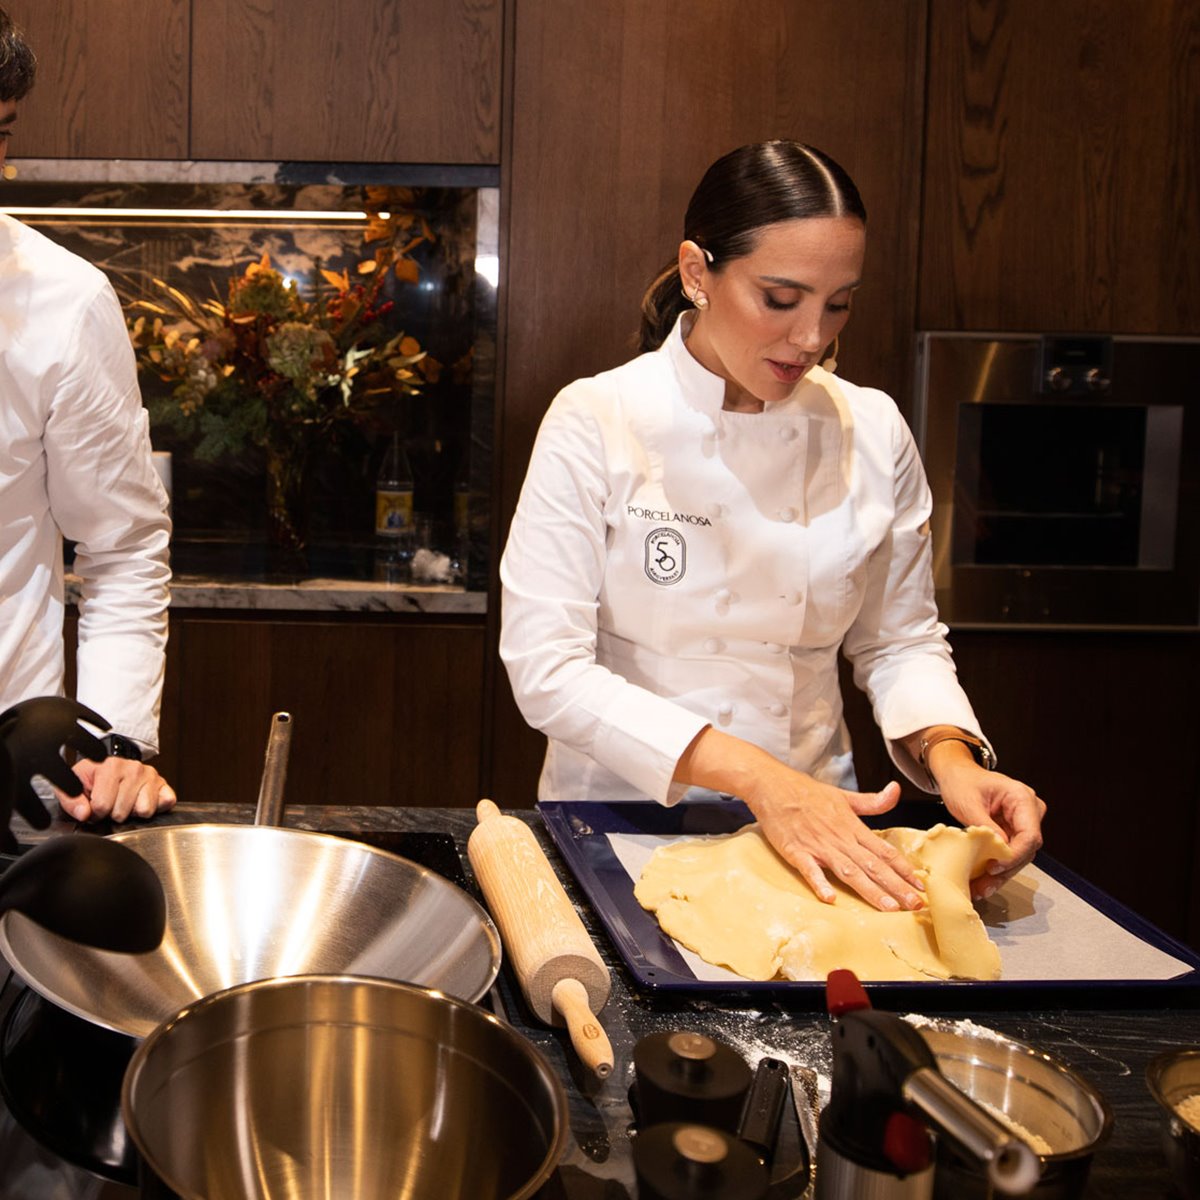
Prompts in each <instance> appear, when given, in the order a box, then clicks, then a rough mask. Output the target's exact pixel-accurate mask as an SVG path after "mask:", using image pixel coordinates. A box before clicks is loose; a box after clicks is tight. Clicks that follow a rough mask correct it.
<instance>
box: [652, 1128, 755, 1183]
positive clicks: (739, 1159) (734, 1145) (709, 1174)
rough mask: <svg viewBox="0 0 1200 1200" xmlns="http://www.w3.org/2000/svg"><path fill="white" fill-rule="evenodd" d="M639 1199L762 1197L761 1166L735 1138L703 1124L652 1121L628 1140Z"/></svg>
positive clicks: (750, 1151) (752, 1154)
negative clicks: (652, 1122)
mask: <svg viewBox="0 0 1200 1200" xmlns="http://www.w3.org/2000/svg"><path fill="white" fill-rule="evenodd" d="M633 1165H634V1169H635V1170H636V1172H637V1180H638V1193H637V1194H638V1200H763V1197H764V1196H766V1194H767V1188H768V1186H769V1184H770V1176H769V1175H768V1173H767V1169H766V1167H764V1166H763V1164H762V1163H761V1162H760V1161H759V1160H758V1158H757V1157H756V1156H755V1154H754V1152H753V1151H752V1150H751V1149H750V1148H749V1147H748V1146H746V1145H745V1144H744V1143H742V1142H740V1141H738V1140H737V1138H734V1137H730V1135H729V1134H727V1133H725V1132H724V1131H723V1130H720V1129H713V1128H711V1127H710V1126H707V1125H689V1124H686V1123H683V1122H679V1121H671V1122H667V1123H666V1124H661V1125H654V1126H652V1127H650V1128H649V1129H646V1130H645V1131H644V1132H643V1133H640V1134H639V1135H638V1136H637V1137H636V1138H635V1139H634V1142H633Z"/></svg>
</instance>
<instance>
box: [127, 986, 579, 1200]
mask: <svg viewBox="0 0 1200 1200" xmlns="http://www.w3.org/2000/svg"><path fill="white" fill-rule="evenodd" d="M121 1108H122V1113H123V1115H124V1118H125V1124H126V1126H127V1127H128V1129H129V1132H130V1135H131V1136H132V1137H133V1139H134V1141H135V1142H136V1143H137V1146H138V1149H139V1150H140V1151H141V1152H142V1154H143V1156H144V1157H145V1159H146V1161H147V1162H148V1163H149V1165H150V1167H151V1168H152V1169H153V1170H154V1172H155V1173H156V1175H158V1176H159V1177H160V1178H161V1179H162V1180H163V1181H164V1182H165V1183H166V1184H167V1186H168V1187H170V1188H171V1189H172V1190H173V1191H175V1192H176V1193H178V1194H179V1195H180V1196H181V1197H183V1198H184V1200H284V1198H286V1200H346V1198H347V1197H354V1200H396V1198H397V1197H401V1196H402V1197H405V1198H406V1200H482V1198H483V1197H487V1198H488V1200H526V1198H527V1197H531V1196H533V1195H534V1194H535V1193H536V1192H537V1191H538V1189H539V1188H540V1187H541V1186H542V1185H543V1184H544V1183H545V1182H546V1180H547V1179H549V1177H550V1175H551V1174H552V1173H553V1171H554V1169H555V1166H556V1165H557V1163H558V1159H559V1157H560V1156H561V1154H562V1151H563V1148H564V1146H565V1144H566V1138H567V1134H568V1125H567V1101H566V1095H565V1093H564V1091H563V1087H562V1084H561V1083H559V1081H558V1079H557V1078H556V1077H555V1076H554V1074H553V1072H552V1071H551V1070H550V1067H549V1066H548V1064H547V1063H546V1061H545V1059H544V1058H543V1057H542V1056H541V1054H540V1053H539V1052H538V1051H537V1050H536V1049H535V1048H534V1047H533V1045H532V1044H531V1043H530V1042H528V1041H527V1040H526V1039H525V1038H523V1037H521V1036H520V1035H519V1034H517V1033H516V1032H515V1031H514V1030H513V1029H511V1028H510V1027H509V1026H508V1025H506V1024H505V1023H504V1022H502V1021H500V1020H499V1019H497V1018H496V1017H494V1016H492V1015H490V1014H489V1013H486V1012H484V1011H483V1010H482V1009H480V1008H477V1007H476V1006H474V1005H471V1004H466V1003H464V1002H462V1001H460V1000H454V999H451V998H450V997H448V996H445V995H442V994H441V993H440V992H435V991H430V990H427V989H424V988H416V987H410V986H408V985H406V984H400V983H394V982H392V981H390V980H375V979H361V978H351V977H340V978H339V977H333V976H308V977H301V978H293V979H269V980H262V981H259V982H257V983H250V984H243V985H241V986H239V987H235V988H231V989H229V990H228V991H226V992H222V993H219V994H218V995H215V996H208V997H206V998H205V999H203V1000H201V1001H199V1002H198V1003H196V1004H193V1005H191V1006H189V1007H188V1008H185V1009H184V1010H183V1011H182V1012H180V1013H179V1014H177V1015H176V1016H175V1017H173V1018H171V1019H170V1020H168V1021H165V1022H164V1023H163V1024H162V1025H161V1026H159V1028H158V1029H156V1030H155V1031H154V1032H153V1033H152V1034H151V1035H150V1036H149V1037H148V1038H147V1039H146V1040H145V1042H144V1043H143V1044H142V1045H141V1046H140V1047H139V1048H138V1050H137V1052H136V1053H135V1054H134V1056H133V1059H132V1061H131V1062H130V1064H129V1070H128V1071H127V1072H126V1075H125V1082H124V1087H123V1089H122V1096H121Z"/></svg>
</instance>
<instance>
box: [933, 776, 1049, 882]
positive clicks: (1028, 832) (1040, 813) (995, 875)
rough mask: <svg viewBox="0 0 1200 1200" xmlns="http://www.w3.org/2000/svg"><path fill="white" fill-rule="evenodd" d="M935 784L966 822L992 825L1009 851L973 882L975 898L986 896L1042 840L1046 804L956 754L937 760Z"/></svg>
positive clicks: (1018, 783) (1027, 858) (1024, 787)
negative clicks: (1008, 856) (1003, 859)
mask: <svg viewBox="0 0 1200 1200" xmlns="http://www.w3.org/2000/svg"><path fill="white" fill-rule="evenodd" d="M937 782H938V788H939V789H940V790H941V793H942V801H943V803H944V804H945V805H946V808H947V809H948V810H949V811H950V812H951V813H952V814H953V816H955V817H956V818H957V819H958V820H959V821H961V822H962V823H963V824H964V825H983V826H985V827H987V828H989V829H993V830H995V831H996V832H997V833H998V834H1000V836H1001V837H1002V838H1003V839H1004V840H1005V841H1006V842H1007V843H1008V844H1009V846H1010V848H1011V849H1012V852H1013V857H1012V860H1011V861H1010V862H999V861H997V860H995V859H993V860H992V861H991V862H989V863H988V864H987V865H986V867H985V868H984V873H983V874H982V875H980V876H978V877H977V878H976V879H974V880H972V882H971V894H972V896H974V897H976V898H977V899H983V898H985V897H987V896H990V895H991V894H992V893H993V892H995V891H996V889H997V888H999V887H1001V886H1002V885H1003V884H1004V883H1005V882H1007V881H1008V880H1009V879H1011V878H1012V877H1013V876H1014V875H1015V874H1016V873H1017V872H1018V871H1019V870H1020V869H1021V868H1022V867H1024V866H1025V865H1026V864H1027V863H1028V862H1030V861H1031V860H1032V859H1033V856H1034V855H1035V854H1036V853H1037V851H1038V850H1039V849H1040V848H1041V845H1042V818H1043V817H1044V816H1045V815H1046V805H1045V802H1044V801H1043V800H1042V799H1041V797H1040V796H1038V794H1037V793H1036V792H1035V791H1034V790H1033V788H1031V787H1029V786H1028V785H1027V784H1024V783H1022V782H1021V781H1020V780H1019V779H1012V778H1010V777H1009V776H1007V775H1001V774H1000V772H998V771H986V770H984V768H983V767H981V766H979V765H978V764H977V763H976V762H974V761H973V760H964V759H955V760H954V761H953V762H952V763H946V764H944V765H939V767H938V770H937Z"/></svg>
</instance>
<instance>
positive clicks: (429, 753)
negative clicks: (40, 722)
mask: <svg viewBox="0 0 1200 1200" xmlns="http://www.w3.org/2000/svg"><path fill="white" fill-rule="evenodd" d="M172 635H173V636H177V635H178V636H179V638H180V641H181V646H180V648H179V670H180V685H179V688H180V690H179V704H180V739H179V745H178V778H179V783H178V791H179V794H180V797H181V799H184V800H186V799H202V800H244V801H247V802H250V803H253V802H254V801H255V799H256V798H257V795H258V785H259V780H260V777H261V773H262V763H263V753H264V750H265V748H266V740H267V731H268V725H269V723H270V717H271V714H272V713H274V712H277V711H288V712H291V713H292V715H293V717H294V718H295V728H294V734H293V742H292V751H291V758H290V765H289V770H288V780H287V789H286V796H287V800H288V803H290V804H407V805H417V806H436V805H450V806H457V805H471V804H474V803H475V802H476V801H477V800H478V798H479V744H480V720H481V712H482V702H481V693H482V677H483V641H484V638H483V627H482V625H480V624H450V623H443V622H425V621H420V620H409V619H405V620H401V621H395V622H388V623H374V622H368V621H364V620H361V619H359V620H354V621H350V622H344V621H338V622H332V621H329V622H326V621H313V620H287V621H284V620H237V619H221V620H217V619H204V618H195V617H186V618H179V617H176V616H173V617H172Z"/></svg>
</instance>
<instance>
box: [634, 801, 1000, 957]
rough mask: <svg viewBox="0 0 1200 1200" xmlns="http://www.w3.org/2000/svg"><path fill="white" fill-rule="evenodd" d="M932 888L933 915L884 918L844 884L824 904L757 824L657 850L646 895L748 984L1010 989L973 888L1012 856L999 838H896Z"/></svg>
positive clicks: (979, 834) (642, 893)
mask: <svg viewBox="0 0 1200 1200" xmlns="http://www.w3.org/2000/svg"><path fill="white" fill-rule="evenodd" d="M880 837H883V838H885V839H887V841H889V842H891V843H892V845H894V846H896V847H897V848H898V849H899V850H901V851H902V852H903V853H904V855H905V856H906V857H907V858H908V859H909V861H910V862H912V863H913V865H914V866H915V867H916V868H917V870H918V872H919V873H920V875H921V877H922V879H923V881H924V883H925V902H926V903H925V907H924V908H923V909H920V910H918V911H917V912H904V911H901V912H880V911H879V910H878V909H876V908H874V907H872V906H871V905H870V904H868V903H867V902H866V901H865V900H863V899H861V898H860V897H859V896H858V895H857V894H856V893H854V892H852V891H850V890H849V889H848V888H846V887H844V886H842V885H840V884H836V883H835V885H834V886H835V888H836V889H837V900H836V901H835V902H834V903H833V904H825V903H823V902H822V901H820V900H818V899H817V897H816V896H815V895H814V894H813V892H812V889H811V888H810V887H809V886H808V884H806V883H805V882H804V880H803V879H802V878H801V877H800V875H799V874H798V873H797V872H796V871H794V870H793V869H792V868H791V867H790V866H788V865H787V863H785V862H784V861H783V859H782V858H780V857H779V855H778V854H776V853H775V851H774V849H773V848H772V847H771V845H770V843H769V842H768V841H767V840H766V838H765V837H764V836H763V835H762V833H761V832H760V831H759V828H758V826H757V825H747V826H746V827H745V828H743V829H740V830H738V832H737V833H732V834H727V835H724V836H719V837H704V838H685V839H683V840H681V841H678V842H674V843H672V844H671V845H669V846H663V847H661V848H659V849H658V850H656V851H655V852H654V854H653V855H652V856H651V858H650V861H649V862H648V863H647V864H646V867H645V869H644V870H643V871H642V877H641V878H640V879H639V880H638V882H637V885H636V887H635V888H634V895H635V896H636V897H637V900H638V903H639V904H641V906H642V907H643V908H646V909H649V910H650V911H651V912H653V913H654V914H655V915H656V916H657V917H658V922H659V924H660V925H661V926H662V928H663V930H664V931H665V932H666V933H667V934H668V935H669V936H670V937H673V938H675V939H676V941H679V942H681V943H683V945H685V946H687V947H688V949H689V950H694V951H695V952H696V953H697V954H699V955H700V957H701V958H703V959H705V960H706V961H707V962H710V963H713V964H714V965H716V966H721V967H728V968H729V969H730V970H731V971H734V972H736V973H737V974H738V975H742V976H744V977H745V978H747V979H757V980H766V979H776V978H784V979H794V980H824V979H825V977H826V976H827V975H828V974H829V972H830V971H832V970H834V969H835V968H838V967H847V968H849V969H850V970H852V971H853V972H854V973H855V974H856V975H857V976H858V977H859V978H860V979H875V980H882V979H904V980H922V979H950V978H957V979H999V978H1000V952H999V950H997V948H996V946H995V945H994V944H993V942H992V941H991V939H990V938H989V937H988V934H987V929H986V928H985V927H984V924H983V922H982V921H981V920H980V919H979V915H978V914H977V913H976V912H975V909H974V906H973V905H972V903H971V896H970V881H971V879H972V878H973V877H974V876H975V875H977V874H979V873H980V872H981V871H982V870H983V867H984V864H985V863H987V862H988V861H990V860H991V859H999V860H1000V861H1001V862H1007V861H1009V859H1011V857H1012V854H1011V851H1010V850H1009V848H1008V846H1006V845H1005V844H1004V842H1003V841H1002V840H1001V839H1000V838H999V837H997V836H996V834H995V833H993V832H992V831H991V830H990V829H984V828H980V827H977V826H972V827H971V828H969V829H956V828H951V827H949V826H946V825H935V826H934V827H933V828H932V829H929V830H919V829H903V828H897V829H886V830H883V831H881V833H880Z"/></svg>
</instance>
